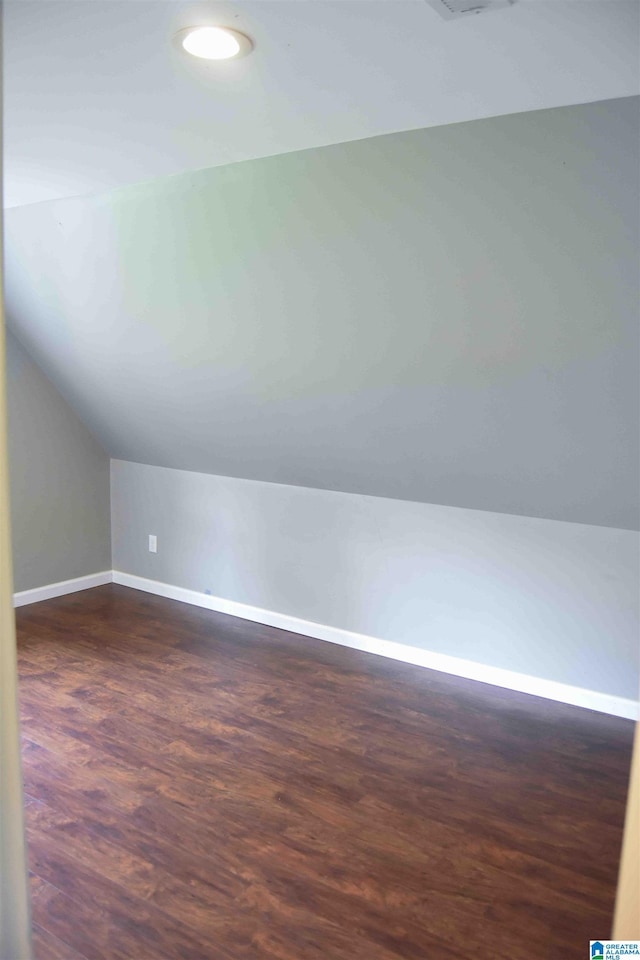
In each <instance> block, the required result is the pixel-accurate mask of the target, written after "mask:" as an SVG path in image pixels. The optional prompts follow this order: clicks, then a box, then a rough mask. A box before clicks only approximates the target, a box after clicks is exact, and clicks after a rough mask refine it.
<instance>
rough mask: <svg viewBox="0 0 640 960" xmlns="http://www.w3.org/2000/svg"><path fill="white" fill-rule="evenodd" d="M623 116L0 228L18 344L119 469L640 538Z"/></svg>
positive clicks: (621, 110) (420, 146) (550, 116)
mask: <svg viewBox="0 0 640 960" xmlns="http://www.w3.org/2000/svg"><path fill="white" fill-rule="evenodd" d="M638 106H639V105H638V98H628V99H620V100H613V101H608V102H602V103H595V104H587V105H581V106H574V107H562V108H559V109H554V110H545V111H540V112H532V113H527V114H519V115H516V116H509V117H500V118H493V119H487V120H479V121H473V122H470V123H464V124H458V125H452V126H447V127H438V128H433V129H429V130H416V131H411V132H408V133H399V134H391V135H389V136H384V137H377V138H374V139H370V140H364V141H358V142H354V143H347V144H341V145H336V146H330V147H323V148H317V149H313V150H308V151H303V152H300V153H291V154H286V155H283V156H279V157H273V158H266V159H260V160H253V161H247V162H245V163H240V164H232V165H229V166H224V167H217V168H214V169H211V170H206V171H200V172H197V173H189V174H181V175H180V176H177V177H173V178H169V179H165V180H161V181H154V182H151V183H148V184H145V185H141V186H135V187H126V188H123V189H121V190H118V191H115V192H110V193H105V194H102V195H100V196H94V197H86V198H76V199H66V200H59V201H52V202H48V203H43V204H37V205H32V206H26V207H20V208H16V209H14V210H10V211H8V212H7V215H6V263H7V267H6V297H7V308H8V314H9V320H10V324H11V326H12V327H13V329H14V330H15V332H16V333H17V334H18V336H19V337H20V339H21V340H22V341H23V343H24V344H25V345H26V346H27V347H28V348H29V350H30V351H31V352H32V353H33V354H34V356H35V357H36V359H37V360H38V361H39V362H40V364H41V365H42V366H43V367H44V369H45V371H46V372H47V373H48V374H49V375H50V377H51V379H52V380H53V381H54V383H55V384H56V385H57V386H58V387H59V389H60V390H61V392H62V393H63V395H64V396H66V398H67V399H68V400H69V401H70V402H71V404H72V405H73V406H74V407H75V408H76V410H77V411H78V412H80V413H81V415H82V417H83V418H84V419H85V421H86V423H87V424H88V425H89V426H90V427H91V428H92V430H93V431H94V433H95V435H96V436H97V437H98V439H99V440H100V441H101V442H102V444H103V445H104V446H105V448H106V449H107V450H108V451H109V452H110V453H111V455H112V456H114V457H117V458H120V459H123V460H133V461H138V462H143V463H149V464H156V465H161V466H168V467H176V468H182V469H186V470H194V471H201V472H205V473H207V472H208V473H215V474H225V475H231V476H235V477H244V478H252V479H258V480H266V481H276V482H281V483H288V484H298V485H303V486H313V487H320V488H327V489H337V490H343V491H349V492H360V493H365V494H373V495H380V496H385V497H396V498H404V499H411V500H419V501H427V502H432V503H441V504H449V505H454V506H462V507H471V508H480V509H486V510H494V511H501V512H506V513H516V514H524V515H530V516H537V517H549V518H554V519H558V520H568V521H579V522H585V523H594V524H604V525H610V526H620V527H630V528H633V527H635V526H637V522H638V502H637V501H638V424H637V413H638V303H637V293H638V252H639V244H638V216H637V210H638V180H637V167H638V137H639V132H640V131H639V126H638V116H639V111H638Z"/></svg>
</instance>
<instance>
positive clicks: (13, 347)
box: [7, 333, 111, 591]
mask: <svg viewBox="0 0 640 960" xmlns="http://www.w3.org/2000/svg"><path fill="white" fill-rule="evenodd" d="M7 402H8V410H9V471H10V484H11V524H12V537H13V576H14V590H16V591H20V590H29V589H31V588H32V587H41V586H44V585H45V584H49V583H56V582H58V581H59V580H69V579H71V578H72V577H80V576H84V575H86V574H89V573H97V572H99V571H102V570H109V569H111V533H110V521H109V511H110V506H109V458H108V456H107V454H106V453H105V451H104V450H103V449H102V447H101V446H100V445H99V444H98V443H97V441H96V440H95V439H94V438H93V436H92V435H91V433H90V432H89V430H88V429H87V427H86V426H85V425H84V424H83V423H82V422H81V421H80V420H79V419H78V417H77V416H76V414H75V413H74V412H73V410H71V409H70V407H69V406H68V405H67V403H65V401H64V400H63V399H62V397H61V396H60V394H59V393H58V392H57V390H56V389H55V388H54V387H53V386H52V385H51V383H50V382H49V381H48V380H47V378H46V377H45V376H44V374H43V373H42V371H41V370H40V369H39V368H38V367H37V366H36V364H35V363H34V362H33V361H32V360H31V358H30V357H29V356H28V355H27V353H26V352H25V350H24V349H23V348H22V346H21V345H20V344H19V343H18V341H17V340H16V339H15V337H13V336H12V335H11V334H10V333H7Z"/></svg>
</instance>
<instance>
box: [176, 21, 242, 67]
mask: <svg viewBox="0 0 640 960" xmlns="http://www.w3.org/2000/svg"><path fill="white" fill-rule="evenodd" d="M176 40H177V41H178V43H179V44H180V46H181V47H182V48H183V49H184V50H186V52H187V53H190V54H191V56H193V57H199V58H200V59H201V60H231V59H236V60H237V59H238V57H244V56H246V55H247V54H248V53H250V51H251V49H252V43H251V40H250V39H249V37H246V36H245V35H244V33H239V32H238V31H237V30H231V29H229V28H227V27H187V29H186V30H180V32H179V33H177V34H176Z"/></svg>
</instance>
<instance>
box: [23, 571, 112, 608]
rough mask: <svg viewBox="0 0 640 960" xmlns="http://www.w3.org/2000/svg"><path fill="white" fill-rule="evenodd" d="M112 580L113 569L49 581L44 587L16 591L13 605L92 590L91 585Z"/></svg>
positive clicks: (95, 585)
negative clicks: (54, 581) (58, 580)
mask: <svg viewBox="0 0 640 960" xmlns="http://www.w3.org/2000/svg"><path fill="white" fill-rule="evenodd" d="M112 581H113V571H112V570H102V571H101V572H100V573H90V574H88V575H87V576H86V577H74V578H73V579H72V580H60V582H59V583H48V584H47V585H46V586H44V587H35V588H34V589H33V590H21V591H20V592H19V593H14V595H13V605H14V607H24V606H26V605H27V604H29V603H39V602H40V601H41V600H51V599H52V598H53V597H63V596H64V595H65V594H66V593H78V592H79V591H80V590H90V589H91V587H101V586H102V584H103V583H112Z"/></svg>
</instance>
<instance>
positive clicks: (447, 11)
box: [427, 0, 515, 20]
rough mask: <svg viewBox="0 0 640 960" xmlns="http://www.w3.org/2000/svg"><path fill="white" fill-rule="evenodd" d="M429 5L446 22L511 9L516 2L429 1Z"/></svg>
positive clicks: (495, 0)
mask: <svg viewBox="0 0 640 960" xmlns="http://www.w3.org/2000/svg"><path fill="white" fill-rule="evenodd" d="M427 3H428V4H429V6H430V7H433V9H434V10H437V11H438V13H439V14H440V16H441V17H443V18H444V19H445V20H457V19H458V17H472V16H473V15H474V14H476V13H486V12H487V11H488V10H499V9H500V7H511V6H513V4H514V3H515V0H427Z"/></svg>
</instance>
